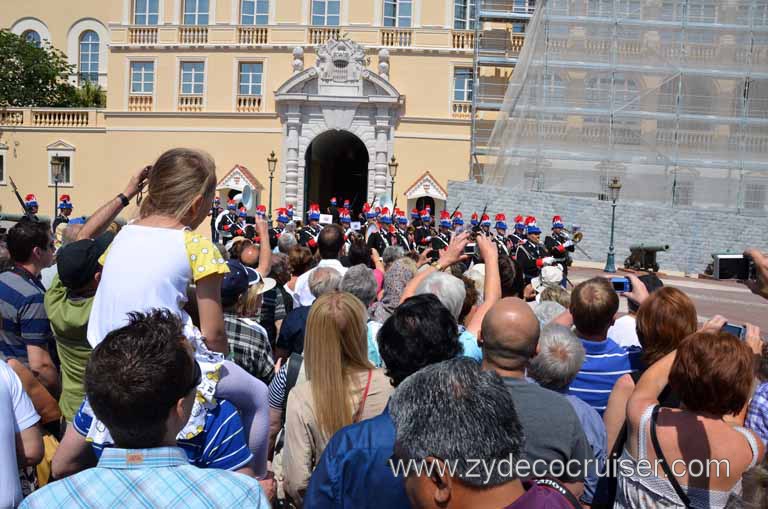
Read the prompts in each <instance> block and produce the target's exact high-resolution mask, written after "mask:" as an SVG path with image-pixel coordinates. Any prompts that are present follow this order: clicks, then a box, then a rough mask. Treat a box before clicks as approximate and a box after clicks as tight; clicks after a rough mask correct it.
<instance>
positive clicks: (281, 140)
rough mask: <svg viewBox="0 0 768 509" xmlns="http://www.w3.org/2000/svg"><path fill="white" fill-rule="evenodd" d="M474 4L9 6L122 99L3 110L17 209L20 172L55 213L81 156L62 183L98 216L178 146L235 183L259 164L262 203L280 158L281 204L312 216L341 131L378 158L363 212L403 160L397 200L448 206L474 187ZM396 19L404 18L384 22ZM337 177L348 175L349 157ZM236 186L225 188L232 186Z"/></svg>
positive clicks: (272, 0)
mask: <svg viewBox="0 0 768 509" xmlns="http://www.w3.org/2000/svg"><path fill="white" fill-rule="evenodd" d="M456 3H459V4H460V5H459V7H460V8H459V9H457V8H456V7H457V6H456ZM466 3H470V0H466V2H465V1H463V0H397V1H396V2H395V1H394V0H268V1H266V0H79V1H77V2H60V1H53V0H35V1H31V0H30V1H25V2H16V1H13V2H5V3H4V6H3V9H2V10H0V26H2V27H5V28H8V29H10V30H12V31H13V32H15V33H18V34H25V36H27V37H33V38H34V36H35V34H31V33H30V31H34V32H35V33H36V34H37V35H38V36H39V38H40V39H43V40H45V39H47V40H49V41H50V43H51V44H52V45H53V46H55V47H57V48H59V49H62V50H63V51H64V52H65V53H67V55H68V58H69V60H70V63H72V64H73V65H74V66H75V67H76V69H77V71H78V72H77V73H75V74H73V75H72V77H71V80H72V81H73V82H75V81H78V80H82V79H85V78H90V79H91V80H93V81H95V80H96V79H98V82H99V83H100V84H102V86H104V87H105V88H106V89H107V98H108V100H107V107H106V109H104V110H55V109H10V110H3V111H0V155H2V156H3V167H2V170H3V171H2V179H1V180H0V202H1V203H2V205H3V211H4V212H17V211H18V210H17V204H16V203H15V201H16V200H15V199H14V197H13V195H12V192H11V190H10V189H9V187H10V186H9V185H8V176H11V177H13V179H14V180H15V182H16V183H17V184H18V186H19V188H20V190H21V191H22V193H35V194H36V195H37V197H38V200H39V201H40V213H41V214H45V215H48V214H50V213H51V212H52V208H53V206H54V190H53V185H52V178H51V176H50V160H51V158H52V157H62V158H68V159H67V161H68V163H69V168H68V170H69V175H68V178H69V181H68V182H66V183H64V184H62V185H60V186H59V188H60V193H67V194H69V195H70V196H71V197H72V200H73V202H74V204H75V215H78V214H88V213H91V212H92V211H93V210H94V208H95V207H96V206H98V205H99V204H100V203H101V202H103V201H104V200H105V199H106V198H109V197H110V196H112V195H114V194H116V193H118V192H119V191H120V190H121V189H122V187H123V186H124V183H125V181H126V180H127V179H128V177H129V175H130V174H131V173H132V172H134V171H135V170H136V169H138V168H140V167H142V166H144V165H146V164H149V163H151V162H152V161H153V159H154V158H156V157H157V156H158V155H159V154H160V153H161V152H162V151H163V150H166V149H168V148H172V147H176V146H187V147H194V148H202V149H205V150H207V151H208V152H210V153H211V154H212V155H213V156H214V158H215V159H216V162H217V166H218V176H219V178H220V179H223V178H224V177H225V176H226V175H227V174H229V173H230V171H231V170H232V169H233V168H234V167H235V166H237V165H239V166H240V167H242V168H245V169H247V170H248V171H247V173H248V174H249V175H251V176H252V177H253V178H254V179H255V180H257V182H253V184H255V186H256V187H257V188H258V187H262V189H263V190H262V191H261V192H260V193H259V198H260V201H261V202H262V203H267V201H268V193H269V191H268V190H269V176H268V171H267V157H268V155H269V153H270V152H271V151H275V153H276V155H277V157H278V158H279V162H278V165H277V171H276V172H275V175H274V191H273V209H274V208H277V207H278V206H279V204H282V203H285V202H286V201H290V202H293V203H294V204H295V205H296V206H297V207H298V208H299V209H300V210H303V209H304V208H305V205H306V203H305V202H306V201H308V200H314V199H323V198H326V196H325V195H322V192H321V195H318V192H320V191H317V189H318V188H317V185H318V184H317V181H318V179H319V180H323V179H326V178H331V177H329V176H328V175H329V174H326V173H323V172H326V171H331V170H327V169H326V168H324V167H322V165H321V166H320V167H318V168H315V167H314V166H313V164H312V163H311V161H310V159H309V158H308V155H307V154H308V152H309V148H310V146H312V143H313V141H314V140H315V138H317V137H319V136H321V135H323V133H326V132H328V131H332V132H336V131H346V132H349V133H352V134H353V135H354V136H356V137H357V138H359V139H360V141H361V142H362V143H363V144H364V145H365V151H362V152H361V154H362V155H360V158H363V159H361V160H355V162H354V164H357V165H363V164H364V165H365V167H364V168H362V171H363V172H364V174H363V177H362V179H363V180H361V181H360V182H362V184H361V185H360V186H359V187H360V189H359V191H360V193H361V194H362V196H359V197H358V202H359V203H358V204H357V205H358V206H359V205H361V203H362V201H364V199H365V200H370V199H372V198H373V197H374V195H376V194H383V193H387V194H389V192H390V190H391V189H390V186H391V179H390V176H389V172H388V161H389V160H390V159H391V157H392V156H393V155H394V156H395V157H396V158H397V162H398V163H399V166H398V172H397V176H396V181H395V189H394V191H395V192H394V195H395V196H396V197H397V199H398V206H399V207H401V208H404V207H406V206H408V207H412V206H414V205H415V202H416V199H417V198H418V197H419V196H417V195H418V194H419V193H416V192H414V190H421V191H420V192H421V193H422V194H424V195H429V196H431V197H432V198H433V199H436V201H438V202H439V200H440V191H439V190H440V189H444V188H446V187H447V182H448V180H464V179H466V178H467V177H468V175H469V171H470V170H469V149H470V124H471V122H470V118H471V112H470V111H469V109H468V104H469V103H468V101H466V100H454V99H455V98H456V97H458V96H457V94H456V90H455V88H456V83H455V71H456V69H470V70H471V68H472V57H473V45H474V32H472V31H467V30H456V29H455V27H457V26H461V23H457V20H456V13H457V12H460V11H461V7H462V5H464V4H466ZM471 3H472V4H474V1H472V2H471ZM395 4H397V6H396V21H393V18H391V17H389V14H390V13H391V12H392V8H393V7H392V6H393V5H395ZM337 12H338V14H336V13H337ZM251 13H253V15H251ZM392 24H395V25H398V26H385V25H392ZM94 34H95V37H94ZM338 40H341V41H342V43H338V42H336V41H338ZM329 41H332V42H331V43H329ZM356 51H357V52H358V53H355V52H356ZM323 52H325V56H324V57H323ZM94 62H96V64H95V65H94ZM326 138H327V139H326V142H329V143H330V144H333V143H334V138H333V137H326ZM314 148H315V149H317V148H318V147H317V146H315V147H314ZM316 152H317V150H315V152H313V153H316ZM364 152H367V156H368V161H367V162H366V161H364V158H365V154H364ZM361 161H362V162H361ZM332 171H333V172H334V176H333V178H335V179H337V180H339V182H343V181H344V171H346V169H345V168H343V165H342V167H338V165H337V167H336V168H335V169H333V170H332ZM350 171H351V170H350ZM311 172H312V175H313V177H312V178H314V179H315V180H314V181H313V182H312V184H311V185H310V177H309V173H311ZM426 172H429V174H428V175H429V177H425V175H426V174H427V173H426ZM237 175H240V174H239V173H238V174H237ZM424 178H428V179H429V182H426V181H425V182H426V191H424V189H425V186H424V185H423V184H424V183H425V182H420V179H424ZM235 180H236V181H237V183H243V180H242V179H240V178H239V177H238V178H237V179H234V178H233V179H230V181H231V182H235ZM245 180H248V178H247V177H246V178H245ZM434 184H437V185H434ZM228 185H232V184H231V183H229V184H227V183H222V187H223V189H222V194H224V192H225V191H226V188H225V187H226V186H228ZM235 187H236V186H235ZM348 187H349V186H348ZM320 188H322V185H321V186H320ZM345 189H346V188H345ZM350 189H351V188H350ZM408 190H410V191H411V192H410V194H409V195H408V196H406V195H405V193H406V191H408ZM347 193H348V194H351V193H352V191H351V190H347ZM326 194H327V193H326ZM338 198H339V199H340V200H341V199H345V198H346V199H352V198H353V196H345V195H343V194H342V195H340V196H338ZM323 205H324V204H323ZM438 205H439V203H438ZM130 213H131V211H128V212H127V215H130Z"/></svg>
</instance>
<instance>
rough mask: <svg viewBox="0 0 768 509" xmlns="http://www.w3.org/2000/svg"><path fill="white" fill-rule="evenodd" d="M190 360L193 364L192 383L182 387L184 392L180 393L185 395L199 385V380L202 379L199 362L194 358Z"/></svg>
mask: <svg viewBox="0 0 768 509" xmlns="http://www.w3.org/2000/svg"><path fill="white" fill-rule="evenodd" d="M192 362H193V363H194V364H195V367H194V370H193V371H192V383H191V384H190V385H189V386H188V387H187V388H186V389H184V392H182V393H181V394H182V396H186V395H187V394H189V393H190V392H192V391H193V390H194V389H195V388H197V386H198V385H200V382H202V381H203V372H202V371H201V370H200V364H198V362H197V361H196V360H194V359H193V360H192Z"/></svg>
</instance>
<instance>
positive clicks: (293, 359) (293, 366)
mask: <svg viewBox="0 0 768 509" xmlns="http://www.w3.org/2000/svg"><path fill="white" fill-rule="evenodd" d="M303 362H304V356H303V355H301V354H300V353H296V352H293V353H292V354H291V356H290V357H288V362H287V364H288V371H287V372H286V374H285V398H284V399H283V425H285V411H286V407H287V406H288V395H289V394H290V393H291V390H292V389H293V387H294V386H295V385H296V380H298V379H299V372H300V371H301V365H302V364H303Z"/></svg>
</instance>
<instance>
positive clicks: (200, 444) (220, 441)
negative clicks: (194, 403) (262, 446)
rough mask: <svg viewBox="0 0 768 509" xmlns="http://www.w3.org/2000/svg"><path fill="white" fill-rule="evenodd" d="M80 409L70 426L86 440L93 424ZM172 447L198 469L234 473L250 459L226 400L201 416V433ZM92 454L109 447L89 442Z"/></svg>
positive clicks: (237, 418) (236, 416)
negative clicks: (184, 454)
mask: <svg viewBox="0 0 768 509" xmlns="http://www.w3.org/2000/svg"><path fill="white" fill-rule="evenodd" d="M85 405H86V403H85V402H83V404H82V405H80V409H79V410H78V411H77V413H76V414H75V418H74V419H73V421H72V424H73V425H74V427H75V430H77V432H78V433H80V434H81V435H83V436H84V437H85V436H88V430H90V428H91V426H92V424H93V417H91V415H90V414H89V413H88V412H87V411H86V409H84V407H85ZM176 444H177V445H178V446H179V447H180V448H181V449H182V450H183V451H184V452H185V453H186V454H187V459H188V460H189V463H190V464H191V465H194V466H196V467H199V468H218V469H221V470H238V469H240V468H243V467H245V466H247V465H248V464H249V463H250V462H251V460H252V459H253V454H252V453H251V450H250V449H249V448H248V444H247V442H246V436H245V432H244V431H243V423H242V421H241V420H240V414H239V413H238V412H237V408H235V405H233V404H232V403H230V402H229V401H227V400H224V399H222V400H219V404H218V405H217V406H216V408H214V409H212V410H209V411H208V413H207V415H206V416H205V427H204V428H203V431H202V432H201V433H200V434H198V435H197V436H195V437H194V438H191V439H189V440H186V439H185V440H180V439H177V441H176ZM91 446H92V448H93V452H94V454H95V455H96V457H97V458H100V457H101V456H102V455H103V453H104V451H105V450H106V449H108V448H112V444H109V443H107V444H97V443H96V442H91Z"/></svg>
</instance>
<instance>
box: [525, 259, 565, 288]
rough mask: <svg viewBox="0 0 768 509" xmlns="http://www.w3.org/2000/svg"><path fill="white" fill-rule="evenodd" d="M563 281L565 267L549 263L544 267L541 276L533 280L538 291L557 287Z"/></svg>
mask: <svg viewBox="0 0 768 509" xmlns="http://www.w3.org/2000/svg"><path fill="white" fill-rule="evenodd" d="M562 281H563V269H561V268H560V266H559V265H547V266H546V267H542V269H541V276H539V277H535V278H533V279H532V280H531V284H532V285H533V289H534V290H536V293H541V292H543V291H544V290H546V289H547V288H556V287H558V286H560V283H561V282H562Z"/></svg>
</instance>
